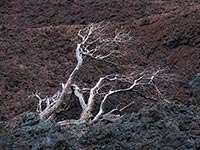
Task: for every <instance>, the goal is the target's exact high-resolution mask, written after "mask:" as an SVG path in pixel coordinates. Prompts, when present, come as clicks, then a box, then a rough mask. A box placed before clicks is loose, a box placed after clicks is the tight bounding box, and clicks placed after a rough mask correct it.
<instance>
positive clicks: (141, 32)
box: [0, 0, 200, 149]
mask: <svg viewBox="0 0 200 150" xmlns="http://www.w3.org/2000/svg"><path fill="white" fill-rule="evenodd" d="M100 21H105V22H107V21H109V22H111V23H110V32H111V33H112V32H114V31H115V29H116V28H118V29H119V28H122V27H123V28H125V29H126V30H127V31H130V32H131V35H132V36H133V39H132V41H130V43H129V44H127V45H125V46H123V53H124V57H123V58H121V59H118V60H117V63H119V64H123V65H125V66H139V67H141V68H149V67H158V66H159V67H161V68H168V69H169V72H170V73H172V74H174V75H175V77H176V78H175V81H174V82H173V83H172V84H171V86H167V87H165V91H164V95H165V96H166V97H167V98H168V99H169V100H170V101H172V102H181V103H183V104H187V103H189V101H190V100H191V99H190V96H191V93H190V91H189V86H188V85H189V84H188V83H189V81H190V80H191V79H193V77H194V76H195V75H196V74H197V73H199V72H200V2H199V0H109V1H107V0H99V1H97V0H85V1H81V0H37V1H35V0H2V1H0V95H1V96H0V122H4V121H7V120H9V119H10V118H12V117H15V116H17V115H19V114H20V113H22V112H26V111H28V112H32V111H35V110H36V106H37V100H36V99H34V98H32V97H30V95H31V94H32V93H34V92H36V91H39V92H41V94H42V95H44V96H45V95H51V94H53V93H54V92H55V91H57V90H58V89H59V88H60V84H61V83H62V82H63V81H66V79H67V77H68V75H69V73H70V71H71V70H72V69H73V67H74V66H75V63H76V62H75V57H74V50H75V46H76V40H77V36H76V34H77V32H78V30H79V29H80V27H82V26H83V25H87V24H89V23H94V22H100ZM124 71H126V69H124V68H121V67H120V66H115V65H112V64H107V63H102V62H95V61H93V60H89V61H86V62H85V64H84V66H83V67H82V70H81V72H80V74H79V76H78V77H77V82H78V83H86V84H88V85H90V86H91V85H93V84H94V81H96V80H98V78H99V77H100V76H102V75H105V74H109V73H113V72H124ZM131 98H132V99H137V96H135V95H134V93H133V94H132V95H131V94H130V93H129V94H124V95H123V100H124V102H126V100H127V99H131ZM66 101H69V98H66ZM137 101H139V103H141V102H143V101H145V102H146V101H147V100H145V99H144V98H139V97H138V99H137ZM149 105H150V104H149ZM195 105H197V106H198V105H199V103H198V102H195ZM197 106H194V107H197ZM74 107H76V106H74ZM152 107H154V108H156V107H157V105H156V106H152ZM177 107H178V106H177ZM181 107H182V106H181ZM183 107H186V106H183ZM131 109H132V111H134V112H137V111H138V110H140V109H142V106H138V107H137V108H136V107H133V108H131ZM188 109H189V110H188V111H190V110H191V108H188ZM130 111H131V110H130ZM141 111H142V110H141ZM163 111H164V110H163ZM169 111H170V110H169ZM177 111H178V112H177V113H179V109H178V110H177ZM191 111H195V113H196V114H195V113H194V114H195V115H194V116H193V117H194V118H195V117H197V118H198V115H197V114H198V111H196V110H191ZM76 112H77V109H73V110H72V111H71V112H70V115H69V116H70V117H69V118H75V116H76V115H77V114H76ZM162 113H163V112H162ZM164 113H165V112H164ZM133 116H134V115H133ZM172 116H173V115H172ZM172 116H168V117H169V118H167V116H165V117H164V120H165V119H167V120H168V119H169V120H170V117H171V119H172V123H173V124H174V123H176V122H177V119H174V120H173V117H172ZM180 116H181V114H180ZM180 116H179V115H178V116H177V117H178V118H179V117H180ZM191 116H192V115H191ZM191 116H190V117H191ZM129 117H130V116H129ZM36 118H37V117H36ZM133 118H134V117H133ZM175 118H176V117H175ZM161 120H163V119H161ZM161 120H160V121H161ZM138 121H139V122H140V123H139V124H137V123H136V125H139V126H140V125H141V124H142V120H140V119H138ZM160 121H157V123H158V122H159V124H161V123H160ZM190 121H191V122H192V121H193V120H192V119H191V120H190ZM126 122H127V120H125V121H123V122H121V124H119V125H118V124H108V125H106V131H105V132H107V131H109V134H108V135H112V137H113V138H114V140H113V141H103V139H104V138H103V137H101V138H99V141H98V140H96V139H95V138H96V137H98V136H97V135H96V134H97V133H98V132H96V131H95V129H94V128H92V127H88V128H87V130H89V131H87V132H89V133H90V134H87V135H84V136H86V137H84V139H88V141H90V140H89V139H90V137H89V135H91V137H92V136H95V138H94V140H93V141H91V143H87V142H86V145H84V144H83V143H82V140H80V142H79V144H78V145H80V146H81V147H77V149H78V148H86V147H87V145H91V149H94V148H96V149H100V148H102V149H104V148H103V146H102V147H101V145H105V144H107V146H106V147H105V149H109V148H110V147H109V146H111V145H113V143H112V142H114V141H121V140H119V139H117V135H114V133H113V132H112V131H111V128H116V129H119V130H120V129H121V126H124V128H125V129H124V128H123V130H122V131H119V132H117V133H118V134H121V133H123V132H124V133H126V132H128V131H129V129H126ZM132 122H133V121H132ZM136 122H137V121H136ZM166 122H167V121H166ZM166 122H164V123H166ZM193 122H195V121H193ZM196 122H197V123H198V120H197V121H196ZM157 123H156V124H154V125H153V126H154V127H155V128H156V129H155V130H156V131H153V132H155V135H156V136H157V135H158V136H157V138H159V137H161V139H163V138H164V135H166V134H167V132H171V131H170V130H171V129H170V130H169V131H166V132H163V131H162V129H158V130H157ZM101 124H103V123H98V124H97V125H94V127H95V126H98V125H99V126H100V127H98V128H102V127H101ZM198 125H199V124H198ZM132 126H134V124H133V125H132ZM175 126H176V125H175ZM177 126H178V125H177ZM20 128H21V127H20ZM44 128H45V129H44V130H45V133H44V137H45V138H46V134H48V135H49V134H50V133H52V132H54V131H52V130H54V129H48V130H47V129H46V128H47V127H45V125H44ZM90 128H91V129H92V130H90ZM107 128H109V129H108V130H107ZM131 128H132V127H131V126H130V130H133V131H137V132H140V131H141V132H142V133H144V132H145V134H147V133H148V132H146V131H148V130H149V129H148V128H147V129H143V128H142V126H141V127H138V129H135V126H134V127H133V128H134V129H131ZM161 128H162V125H161ZM174 128H175V129H174V130H176V131H174V130H173V134H174V135H173V136H171V137H172V138H175V139H170V137H169V140H172V141H174V140H175V141H176V140H177V139H179V141H182V142H183V143H184V142H186V141H188V142H189V143H187V142H186V143H187V144H183V143H180V145H181V144H183V146H186V145H188V144H189V145H191V147H186V148H185V147H183V149H184V148H185V149H195V147H196V149H198V146H199V144H198V142H199V141H200V140H199V139H198V138H196V137H195V138H193V137H191V138H190V136H188V134H189V131H190V130H191V131H192V127H190V129H189V130H188V131H187V132H185V131H181V130H180V128H179V127H174ZM42 129H43V127H42ZM31 130H32V129H31ZM33 130H34V131H35V129H33ZM46 130H47V131H46ZM81 130H82V129H81ZM99 130H100V129H99ZM142 130H143V131H142ZM9 132H10V131H9ZM60 132H61V131H59V134H60V135H59V137H60V138H58V141H59V140H60V143H59V142H58V143H57V141H55V142H54V144H55V143H57V145H63V144H66V145H64V146H63V147H67V146H69V147H70V144H72V143H73V142H72V143H65V142H63V141H66V140H71V139H66V136H64V135H62V134H61V133H60ZM95 132H96V133H95ZM137 132H135V133H131V134H136V135H137ZM158 132H159V133H158ZM195 132H196V131H195ZM62 133H63V132H62ZM117 133H116V134H117ZM142 133H141V135H143V134H142ZM20 134H21V131H20ZM65 134H71V135H72V137H73V138H72V141H76V140H75V139H76V138H77V136H78V139H81V138H80V137H79V135H74V133H71V132H70V133H65ZM171 134H172V132H171ZM183 134H184V135H183ZM186 134H187V136H186ZM195 134H196V133H195ZM195 134H193V133H192V136H193V135H195ZM197 134H198V133H197ZM108 135H107V133H106V136H108ZM128 135H129V134H128V133H127V135H124V136H123V138H124V139H122V143H120V142H119V143H118V142H116V145H114V147H113V149H123V147H121V146H125V149H126V148H127V149H128V147H129V146H132V147H134V144H137V142H136V143H135V141H134V140H133V137H134V135H131V136H130V137H131V138H130V142H128V141H127V143H128V144H123V143H125V140H128V139H129V137H127V136H128ZM141 135H140V137H138V139H136V140H138V142H139V143H138V144H139V145H138V146H139V147H138V149H143V146H144V149H145V147H146V146H147V145H145V144H147V143H148V142H146V141H145V139H143V141H141V138H145V136H146V135H144V137H142V136H141ZM182 135H183V136H182ZM20 136H21V135H20ZM56 136H57V135H52V137H56ZM82 136H83V135H81V137H82ZM87 136H88V137H87ZM102 136H103V134H102ZM179 136H181V137H179ZM195 136H196V135H195ZM22 137H23V136H22ZM182 137H184V138H183V139H182ZM23 138H25V137H23ZM28 138H30V137H28ZM135 138H137V136H136V137H135ZM176 138H177V139H176ZM25 139H26V138H25ZM91 139H92V138H91ZM161 139H156V138H153V141H152V143H154V146H156V148H158V146H159V145H160V146H162V143H167V142H165V140H166V139H163V140H164V141H163V142H162V140H161ZM29 140H32V139H29ZM40 140H42V139H40ZM9 141H12V140H9ZM24 142H25V141H24ZM26 142H27V141H26ZM149 142H150V141H149ZM11 143H12V142H11ZM84 143H85V142H84ZM117 143H118V144H117ZM133 143H134V144H133ZM191 143H192V144H191ZM9 144H10V143H9ZM24 144H25V145H26V146H27V144H26V143H24ZM40 144H41V143H40ZM129 144H130V145H129ZM132 144H133V145H132ZM44 145H45V143H44ZM120 145H121V146H120ZM180 145H177V146H179V147H180V148H181V146H180ZM32 146H33V147H34V145H32V144H31V143H30V147H29V148H27V147H25V148H23V149H26V148H27V149H31V147H32ZM40 146H41V145H39V146H38V147H40ZM54 146H55V145H54ZM98 146H100V147H98ZM118 146H119V147H118ZM126 146H127V147H126ZM19 147H20V146H18V148H19ZM33 147H32V149H34V148H33ZM35 147H37V146H35ZM38 147H37V148H38ZM72 147H73V146H72ZM37 148H35V149H37ZM51 148H52V146H50V148H49V149H51ZM156 148H155V149H156ZM15 149H17V148H15ZM44 149H48V148H46V147H44ZM74 149H75V148H74ZM111 149H112V148H111ZM146 149H154V147H149V148H148V146H147V147H146ZM166 149H167V148H166ZM168 149H170V147H169V148H168ZM171 149H176V148H175V147H171Z"/></svg>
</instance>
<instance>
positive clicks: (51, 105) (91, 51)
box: [35, 23, 131, 119]
mask: <svg viewBox="0 0 200 150" xmlns="http://www.w3.org/2000/svg"><path fill="white" fill-rule="evenodd" d="M106 27H107V24H104V23H97V24H90V25H88V26H87V27H85V28H83V29H80V30H79V32H78V37H79V38H80V42H79V43H78V44H77V47H76V60H77V64H76V67H75V68H74V70H73V71H72V72H71V74H70V76H69V78H68V79H67V81H66V82H65V83H62V90H61V91H58V92H57V93H56V94H54V95H53V96H51V97H46V98H41V97H40V96H39V94H37V93H36V94H35V96H36V97H37V98H38V99H39V104H38V108H37V111H38V112H39V113H40V118H41V119H48V118H49V117H50V116H51V115H52V114H53V113H54V112H55V111H56V110H57V109H58V108H59V107H60V106H61V104H62V103H63V97H64V95H65V94H66V93H67V92H69V91H70V87H71V85H72V83H73V82H74V79H75V77H76V75H77V73H78V71H79V70H80V67H81V66H82V63H83V60H84V59H85V58H87V57H90V58H93V59H96V60H106V58H109V57H110V56H111V55H113V54H115V53H118V51H117V50H115V49H114V46H116V45H120V44H122V43H126V42H128V41H130V39H131V37H130V36H129V33H125V32H124V30H120V31H119V32H116V34H115V35H114V36H113V37H106V34H105V32H106ZM75 88H76V87H75ZM77 91H78V90H77ZM91 92H92V91H91ZM44 104H45V105H46V107H45V108H44V109H43V108H42V105H44ZM80 104H81V106H82V108H83V107H85V106H86V104H85V102H84V101H82V100H81V99H80Z"/></svg>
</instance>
